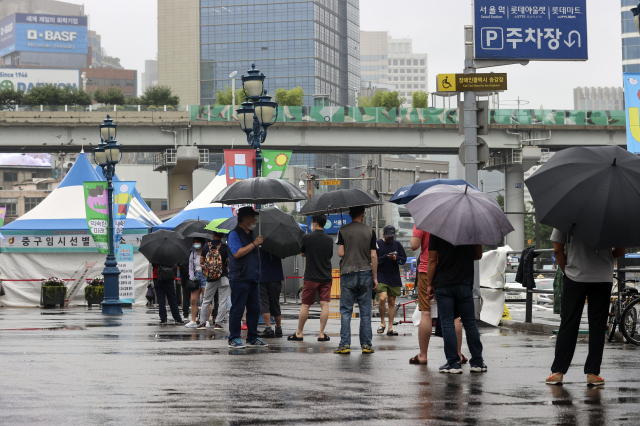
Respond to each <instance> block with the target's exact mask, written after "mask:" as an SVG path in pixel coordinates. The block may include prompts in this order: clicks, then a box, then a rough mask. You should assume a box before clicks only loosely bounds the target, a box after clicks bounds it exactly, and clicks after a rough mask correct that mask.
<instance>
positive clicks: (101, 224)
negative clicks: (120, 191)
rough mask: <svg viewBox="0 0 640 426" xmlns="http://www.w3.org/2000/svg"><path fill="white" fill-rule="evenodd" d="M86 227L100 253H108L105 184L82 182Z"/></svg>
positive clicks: (103, 182)
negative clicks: (87, 226)
mask: <svg viewBox="0 0 640 426" xmlns="http://www.w3.org/2000/svg"><path fill="white" fill-rule="evenodd" d="M82 186H83V187H84V201H85V209H86V213H87V225H89V232H91V236H92V237H93V241H94V242H95V245H96V248H97V249H98V252H100V253H105V254H108V253H109V235H108V234H109V210H108V207H107V206H108V205H109V203H108V202H107V182H105V181H101V182H83V183H82Z"/></svg>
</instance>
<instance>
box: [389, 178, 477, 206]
mask: <svg viewBox="0 0 640 426" xmlns="http://www.w3.org/2000/svg"><path fill="white" fill-rule="evenodd" d="M435 185H469V186H470V187H471V188H473V189H478V188H476V187H475V186H473V185H471V184H470V183H469V182H467V181H466V180H463V179H429V180H423V181H422V182H417V183H413V184H411V185H406V186H403V187H402V188H400V189H398V190H397V191H396V193H395V194H393V196H392V197H391V199H390V200H389V202H391V203H396V204H407V203H408V202H409V201H411V200H413V199H414V198H416V197H417V196H418V195H420V194H422V193H423V192H424V191H426V190H427V189H429V188H431V187H432V186H435Z"/></svg>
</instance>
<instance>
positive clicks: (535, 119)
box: [531, 118, 542, 124]
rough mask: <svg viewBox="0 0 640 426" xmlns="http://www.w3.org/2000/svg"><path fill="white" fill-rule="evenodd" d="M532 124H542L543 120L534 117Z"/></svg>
mask: <svg viewBox="0 0 640 426" xmlns="http://www.w3.org/2000/svg"><path fill="white" fill-rule="evenodd" d="M531 124H542V121H540V120H538V119H537V118H532V119H531Z"/></svg>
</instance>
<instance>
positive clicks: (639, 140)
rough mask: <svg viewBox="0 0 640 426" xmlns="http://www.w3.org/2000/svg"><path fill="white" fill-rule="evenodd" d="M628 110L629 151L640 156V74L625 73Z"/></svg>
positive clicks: (625, 100) (625, 98)
mask: <svg viewBox="0 0 640 426" xmlns="http://www.w3.org/2000/svg"><path fill="white" fill-rule="evenodd" d="M623 79H624V102H625V105H626V109H627V150H628V151H630V152H633V153H634V154H640V84H638V83H640V73H630V72H625V73H623Z"/></svg>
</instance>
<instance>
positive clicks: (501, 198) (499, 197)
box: [496, 194, 504, 211]
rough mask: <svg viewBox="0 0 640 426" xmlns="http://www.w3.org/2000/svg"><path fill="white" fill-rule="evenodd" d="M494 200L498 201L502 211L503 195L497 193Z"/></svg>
mask: <svg viewBox="0 0 640 426" xmlns="http://www.w3.org/2000/svg"><path fill="white" fill-rule="evenodd" d="M496 201H497V202H498V205H500V208H502V211H504V195H502V194H498V196H497V197H496Z"/></svg>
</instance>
